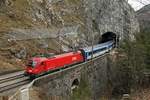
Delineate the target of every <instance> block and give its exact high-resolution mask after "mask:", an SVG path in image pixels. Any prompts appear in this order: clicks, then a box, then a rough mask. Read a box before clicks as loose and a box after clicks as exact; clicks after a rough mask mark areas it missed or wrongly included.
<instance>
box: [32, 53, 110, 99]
mask: <svg viewBox="0 0 150 100" xmlns="http://www.w3.org/2000/svg"><path fill="white" fill-rule="evenodd" d="M108 55H109V54H105V55H104V56H102V57H99V58H95V59H93V60H90V61H88V62H85V63H83V64H78V65H75V66H73V67H71V68H68V69H65V70H62V71H59V72H57V73H54V74H51V75H47V76H44V77H42V78H39V79H37V80H36V81H35V82H34V84H33V87H32V88H31V89H30V98H31V99H32V100H37V97H34V95H35V94H34V93H35V92H34V93H33V91H36V93H37V92H38V94H39V95H40V96H39V97H40V99H41V100H46V98H47V99H48V100H55V99H54V98H59V99H58V100H70V97H71V95H72V86H73V85H78V84H74V81H78V82H79V84H80V80H81V79H83V80H86V82H87V84H88V87H89V88H90V91H91V94H92V98H93V100H94V98H98V97H100V96H101V95H104V94H105V92H106V89H107V83H108V82H107V81H108V73H107V69H108V68H107V67H108V62H107V61H108ZM56 100H57V99H56Z"/></svg>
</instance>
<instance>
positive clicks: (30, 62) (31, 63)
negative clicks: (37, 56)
mask: <svg viewBox="0 0 150 100" xmlns="http://www.w3.org/2000/svg"><path fill="white" fill-rule="evenodd" d="M36 65H37V62H35V61H29V62H28V64H27V66H29V67H35V66H36Z"/></svg>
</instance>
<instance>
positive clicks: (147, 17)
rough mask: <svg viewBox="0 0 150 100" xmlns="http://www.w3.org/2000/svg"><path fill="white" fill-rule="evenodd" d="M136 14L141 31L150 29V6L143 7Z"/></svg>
mask: <svg viewBox="0 0 150 100" xmlns="http://www.w3.org/2000/svg"><path fill="white" fill-rule="evenodd" d="M136 13H137V18H138V20H139V23H140V28H141V30H149V29H150V4H149V5H146V6H144V7H143V8H141V9H140V10H138V11H137V12H136Z"/></svg>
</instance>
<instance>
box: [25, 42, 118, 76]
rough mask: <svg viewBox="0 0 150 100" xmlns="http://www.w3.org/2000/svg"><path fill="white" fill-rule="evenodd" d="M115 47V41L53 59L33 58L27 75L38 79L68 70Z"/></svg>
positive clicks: (29, 62)
mask: <svg viewBox="0 0 150 100" xmlns="http://www.w3.org/2000/svg"><path fill="white" fill-rule="evenodd" d="M114 46H115V42H114V41H108V42H105V43H101V44H97V45H94V46H90V47H86V48H81V49H79V50H78V51H76V52H68V53H64V54H60V55H56V56H52V57H33V58H31V59H30V60H29V61H28V64H27V66H26V71H25V73H26V75H29V76H30V77H31V78H36V77H37V76H39V75H41V74H45V73H47V72H51V71H55V70H58V69H62V68H66V67H68V66H69V65H74V64H78V63H82V62H85V61H88V60H90V59H92V58H95V57H98V56H100V55H103V54H105V53H106V52H109V51H110V50H111V49H113V48H114Z"/></svg>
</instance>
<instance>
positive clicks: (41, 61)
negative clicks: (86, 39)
mask: <svg viewBox="0 0 150 100" xmlns="http://www.w3.org/2000/svg"><path fill="white" fill-rule="evenodd" d="M83 61H84V58H83V55H82V53H81V51H77V52H69V53H65V54H61V55H56V56H53V57H50V58H46V57H33V58H32V59H31V60H29V62H28V64H27V67H26V74H28V75H30V76H32V77H35V76H37V75H39V74H43V73H46V72H49V71H53V70H56V69H60V68H64V67H66V66H68V65H72V64H76V63H80V62H83Z"/></svg>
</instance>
